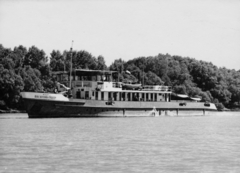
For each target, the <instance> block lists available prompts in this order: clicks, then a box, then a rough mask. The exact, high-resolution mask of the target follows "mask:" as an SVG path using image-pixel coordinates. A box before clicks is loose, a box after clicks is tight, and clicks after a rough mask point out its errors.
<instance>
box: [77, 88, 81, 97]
mask: <svg viewBox="0 0 240 173" xmlns="http://www.w3.org/2000/svg"><path fill="white" fill-rule="evenodd" d="M80 95H81V93H80V89H78V90H77V98H78V99H80Z"/></svg>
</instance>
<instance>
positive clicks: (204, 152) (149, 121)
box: [0, 113, 240, 173]
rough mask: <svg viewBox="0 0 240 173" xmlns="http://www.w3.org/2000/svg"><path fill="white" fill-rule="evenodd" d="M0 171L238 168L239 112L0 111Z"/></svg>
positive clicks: (216, 170)
mask: <svg viewBox="0 0 240 173" xmlns="http://www.w3.org/2000/svg"><path fill="white" fill-rule="evenodd" d="M0 172H16V173H20V172H62V173H64V172H240V113H217V114H212V115H210V116H198V117H155V118H154V117H146V118H129V117H126V118H59V119H28V118H27V115H26V114H1V115H0Z"/></svg>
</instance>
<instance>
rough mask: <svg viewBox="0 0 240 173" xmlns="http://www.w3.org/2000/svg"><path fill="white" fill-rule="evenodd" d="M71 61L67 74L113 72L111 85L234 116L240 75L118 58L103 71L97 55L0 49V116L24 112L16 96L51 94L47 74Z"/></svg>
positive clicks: (184, 61) (158, 59)
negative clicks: (197, 101) (152, 88)
mask: <svg viewBox="0 0 240 173" xmlns="http://www.w3.org/2000/svg"><path fill="white" fill-rule="evenodd" d="M71 57H72V67H73V71H74V69H92V70H112V71H118V73H119V76H115V80H119V81H120V82H132V83H144V85H166V86H172V89H173V93H178V94H187V95H189V96H191V97H200V98H201V99H202V101H203V102H212V103H215V105H216V106H217V108H218V110H220V111H228V110H231V111H240V70H238V71H237V70H234V69H227V68H225V67H217V66H215V65H214V64H212V63H211V62H205V61H201V60H200V61H199V60H196V59H194V58H190V57H181V56H177V55H170V54H158V55H156V56H148V57H137V58H134V57H133V59H131V60H129V61H124V60H122V59H121V58H120V59H116V60H114V62H113V63H112V64H111V65H110V66H109V67H107V65H106V63H105V59H104V57H103V56H102V55H99V56H97V57H95V56H93V55H92V54H91V53H89V52H87V51H85V50H74V51H70V50H69V51H67V50H65V51H63V52H60V51H59V50H53V51H52V52H51V53H50V56H49V57H48V56H46V54H45V52H44V51H43V50H41V49H39V48H37V47H36V46H31V47H30V48H26V47H24V46H22V45H20V46H17V47H14V48H13V49H10V48H5V47H4V46H3V45H1V44H0V113H3V112H4V113H7V112H9V113H13V112H16V113H18V112H22V111H21V110H24V109H23V108H24V107H23V101H22V99H21V96H20V92H21V91H29V92H39V91H41V92H54V89H55V88H56V82H57V81H56V78H55V77H54V75H53V74H52V72H55V71H67V72H69V71H70V64H71V63H70V62H71ZM127 71H128V72H130V74H129V73H126V72H127Z"/></svg>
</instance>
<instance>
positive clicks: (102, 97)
mask: <svg viewBox="0 0 240 173" xmlns="http://www.w3.org/2000/svg"><path fill="white" fill-rule="evenodd" d="M101 99H102V100H104V92H101Z"/></svg>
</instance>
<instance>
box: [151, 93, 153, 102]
mask: <svg viewBox="0 0 240 173" xmlns="http://www.w3.org/2000/svg"><path fill="white" fill-rule="evenodd" d="M151 101H153V93H151Z"/></svg>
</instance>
